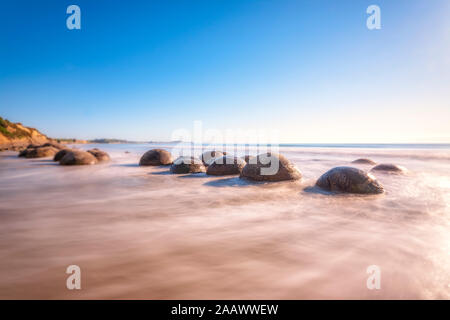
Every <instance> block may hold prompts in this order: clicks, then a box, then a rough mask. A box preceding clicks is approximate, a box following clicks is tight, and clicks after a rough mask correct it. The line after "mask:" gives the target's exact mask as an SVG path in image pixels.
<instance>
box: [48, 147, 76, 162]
mask: <svg viewBox="0 0 450 320" xmlns="http://www.w3.org/2000/svg"><path fill="white" fill-rule="evenodd" d="M70 151H72V149H62V150H59V151H58V152H57V153H56V154H55V156H54V157H53V161H59V160H61V159H62V158H63V157H64V156H65V155H66V153H67V152H70Z"/></svg>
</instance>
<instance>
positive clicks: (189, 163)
mask: <svg viewBox="0 0 450 320" xmlns="http://www.w3.org/2000/svg"><path fill="white" fill-rule="evenodd" d="M205 171H206V169H205V166H204V165H203V162H201V161H200V159H197V158H195V157H179V158H177V159H176V160H175V161H174V162H173V163H172V165H171V166H170V172H171V173H176V174H182V173H199V172H205Z"/></svg>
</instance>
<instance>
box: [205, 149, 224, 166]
mask: <svg viewBox="0 0 450 320" xmlns="http://www.w3.org/2000/svg"><path fill="white" fill-rule="evenodd" d="M225 154H226V152H221V151H215V150H214V151H206V152H203V153H202V155H201V156H200V160H202V162H203V164H204V165H205V166H209V165H210V164H211V163H212V162H213V161H214V159H216V158H219V157H223V156H224V155H225Z"/></svg>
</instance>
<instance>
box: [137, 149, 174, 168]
mask: <svg viewBox="0 0 450 320" xmlns="http://www.w3.org/2000/svg"><path fill="white" fill-rule="evenodd" d="M172 162H173V158H172V154H171V153H170V152H169V151H167V150H163V149H152V150H149V151H147V152H146V153H144V155H143V156H142V157H141V160H140V161H139V165H140V166H165V165H169V164H171V163H172Z"/></svg>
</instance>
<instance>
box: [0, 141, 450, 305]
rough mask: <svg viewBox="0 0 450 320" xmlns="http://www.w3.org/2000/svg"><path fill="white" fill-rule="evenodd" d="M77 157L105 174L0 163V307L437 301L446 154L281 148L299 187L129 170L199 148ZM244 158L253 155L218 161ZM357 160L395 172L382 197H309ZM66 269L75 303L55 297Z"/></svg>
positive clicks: (449, 200) (448, 274) (113, 148)
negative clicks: (19, 302) (375, 280)
mask: <svg viewBox="0 0 450 320" xmlns="http://www.w3.org/2000/svg"><path fill="white" fill-rule="evenodd" d="M76 147H78V148H81V149H90V148H94V147H98V148H100V149H102V150H104V151H107V152H108V153H109V154H110V156H111V161H110V162H109V163H105V164H98V165H93V166H79V167H64V166H59V165H58V164H57V163H54V162H53V161H51V160H50V159H23V158H18V157H17V153H15V152H2V153H0V181H1V184H0V239H1V241H0V256H1V259H0V298H1V299H12V298H22V299H26V298H37V299H97V298H104V299H450V145H448V144H439V145H426V144H415V145H407V144H402V145H398V144H396V145H380V144H379V145H363V144H357V145H355V144H352V145H349V144H340V145H332V144H328V145H327V144H316V145H305V144H303V145H302V144H297V145H294V144H292V145H280V147H279V150H277V151H278V152H280V153H281V154H283V155H285V156H286V157H287V158H288V159H289V160H291V161H292V162H293V163H295V164H296V166H297V167H298V168H299V170H300V171H301V172H302V174H303V179H302V180H300V181H294V182H277V183H252V182H248V181H245V180H242V179H239V177H237V176H231V177H230V176H225V177H211V176H207V175H206V174H191V175H173V174H170V173H169V172H168V167H139V166H138V165H137V164H138V162H139V158H140V156H141V155H142V154H143V153H144V152H145V151H147V150H150V149H152V148H156V147H160V148H166V149H168V150H171V151H174V152H176V151H180V150H181V152H186V151H188V149H192V151H193V152H194V153H195V154H196V155H198V154H200V153H201V151H202V146H199V145H196V146H193V147H191V146H189V145H187V144H184V145H182V146H181V147H180V148H179V149H178V150H174V149H173V148H174V145H173V144H162V145H159V144H116V145H114V144H99V145H77V146H76ZM217 148H218V147H217ZM230 149H231V150H230ZM244 149H246V150H248V151H249V152H250V153H258V152H259V151H261V150H260V147H258V146H254V145H251V146H247V147H245V146H239V147H237V148H227V152H230V153H237V154H238V155H242V153H243V152H244V151H245V150H244ZM258 150H259V151H258ZM357 158H370V159H372V160H374V161H376V162H377V163H394V164H398V165H401V166H403V167H405V168H407V172H406V173H405V174H389V173H378V172H377V173H375V174H374V175H375V176H376V177H377V179H378V180H379V181H380V182H381V184H382V185H383V186H384V188H385V190H386V192H385V193H384V194H381V195H370V196H361V195H345V194H337V195H331V194H325V193H320V192H311V188H310V187H311V186H313V185H314V184H315V181H316V180H317V179H318V178H319V177H320V175H321V174H323V173H325V172H326V171H328V170H329V169H331V168H333V167H336V166H343V165H346V166H354V167H358V168H360V169H363V170H366V171H369V170H370V169H371V166H370V165H361V164H352V163H351V161H352V160H355V159H357ZM69 265H78V266H79V267H80V269H81V275H82V289H81V290H68V289H67V288H66V279H67V277H68V275H67V274H66V268H67V267H68V266H69ZM370 266H377V267H378V268H379V270H380V275H381V279H380V288H379V289H376V288H375V289H373V288H372V289H370V288H368V286H367V279H368V278H369V277H370V274H369V273H368V272H367V269H368V268H369V267H370Z"/></svg>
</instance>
